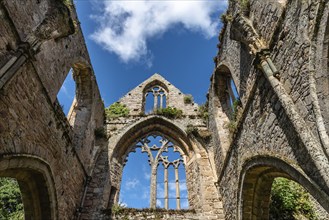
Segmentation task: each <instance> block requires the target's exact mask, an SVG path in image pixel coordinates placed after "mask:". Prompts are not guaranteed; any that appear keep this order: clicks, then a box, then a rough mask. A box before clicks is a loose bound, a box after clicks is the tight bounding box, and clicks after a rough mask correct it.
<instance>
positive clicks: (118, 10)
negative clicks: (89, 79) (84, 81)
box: [57, 0, 227, 207]
mask: <svg viewBox="0 0 329 220" xmlns="http://www.w3.org/2000/svg"><path fill="white" fill-rule="evenodd" d="M74 3H75V6H76V9H77V13H78V17H79V20H80V22H81V27H82V31H83V34H84V37H85V41H86V44H87V48H88V51H89V54H90V58H91V62H92V65H93V69H94V72H95V74H96V78H97V82H98V86H99V88H100V92H101V96H102V98H103V100H104V102H105V105H106V106H109V105H110V104H111V103H113V102H115V101H117V100H118V99H120V98H121V97H122V96H124V95H125V94H126V93H127V92H129V91H130V90H131V89H133V88H134V87H136V86H137V85H138V84H140V83H141V82H142V81H144V80H145V79H147V78H148V77H150V76H151V75H153V74H154V73H159V74H161V75H162V76H163V77H165V78H166V79H167V80H168V81H170V82H171V83H172V84H174V85H175V86H176V87H178V88H179V89H180V90H181V91H182V92H183V93H186V94H192V95H193V97H194V101H195V102H197V103H199V104H201V103H204V102H205V101H206V94H207V92H208V88H209V85H210V76H211V74H212V71H213V69H214V63H213V57H214V56H215V55H216V54H217V47H216V45H217V44H218V33H219V31H220V28H221V24H220V15H221V14H222V13H223V12H224V11H225V10H226V7H227V2H226V0H209V1H206V0H180V1H179V0H176V1H173V0H163V1H160V0H158V1H147V0H130V1H120V0H116V1H105V0H104V1H102V0H75V1H74ZM74 95H75V82H74V81H73V78H72V76H71V74H69V75H68V76H67V78H66V80H65V82H64V84H63V86H62V89H61V90H60V92H59V94H58V96H57V97H58V99H59V101H60V103H61V104H62V105H63V106H64V112H65V113H67V112H68V110H69V108H70V106H71V103H72V100H73V98H74ZM134 155H138V156H132V157H131V158H129V162H128V164H127V165H126V167H127V166H130V164H132V165H131V166H132V167H136V166H137V167H138V169H139V170H141V171H143V173H146V172H144V170H147V169H149V167H147V166H148V165H147V163H142V162H143V161H144V160H143V159H142V158H143V156H144V154H134ZM135 157H136V158H135ZM132 158H135V159H132ZM134 161H135V162H134ZM144 162H145V161H144ZM125 170H129V169H125ZM132 170H133V169H132ZM180 172H181V171H180ZM181 174H182V175H183V173H181ZM125 176H127V178H126V177H125ZM148 181H149V180H148V179H147V178H145V175H139V176H137V177H135V176H134V172H133V171H131V172H129V171H125V173H124V177H123V183H122V186H123V188H122V189H123V192H128V191H129V190H128V188H129V187H130V189H131V187H132V186H135V187H137V186H138V184H141V185H140V187H141V186H143V185H145V184H146V183H148ZM127 184H128V185H127ZM137 189H141V188H137ZM135 191H136V190H135ZM136 192H140V193H142V192H143V190H137V191H136ZM129 194H131V195H132V193H129ZM136 196H137V198H142V196H143V195H136ZM131 201H133V200H132V199H131ZM131 201H128V200H125V201H124V202H125V203H127V204H128V206H132V205H131V204H133V203H132V202H131ZM148 201H149V199H145V201H144V200H143V202H142V201H139V205H140V206H141V207H147V206H148ZM129 203H131V204H129Z"/></svg>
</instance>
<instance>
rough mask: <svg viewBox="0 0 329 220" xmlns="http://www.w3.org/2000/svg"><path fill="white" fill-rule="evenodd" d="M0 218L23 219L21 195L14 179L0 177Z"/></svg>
mask: <svg viewBox="0 0 329 220" xmlns="http://www.w3.org/2000/svg"><path fill="white" fill-rule="evenodd" d="M0 219H15V220H21V219H22V220H23V219H24V208H23V202H22V196H21V192H20V189H19V186H18V183H17V181H16V180H15V179H12V178H0Z"/></svg>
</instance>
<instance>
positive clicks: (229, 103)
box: [215, 65, 241, 119]
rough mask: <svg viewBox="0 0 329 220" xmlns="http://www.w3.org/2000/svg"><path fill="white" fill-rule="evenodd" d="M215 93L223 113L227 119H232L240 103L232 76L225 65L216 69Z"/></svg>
mask: <svg viewBox="0 0 329 220" xmlns="http://www.w3.org/2000/svg"><path fill="white" fill-rule="evenodd" d="M215 93H216V95H217V97H218V98H219V101H220V103H221V106H222V108H223V111H224V112H225V113H226V115H227V116H228V117H229V118H231V119H234V115H235V113H236V111H237V106H239V105H241V103H240V97H239V93H238V90H237V87H236V86H235V83H234V80H233V78H232V74H231V72H230V70H229V68H228V67H226V66H225V65H221V66H220V67H218V69H217V71H216V73H215Z"/></svg>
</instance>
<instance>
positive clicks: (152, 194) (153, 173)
mask: <svg viewBox="0 0 329 220" xmlns="http://www.w3.org/2000/svg"><path fill="white" fill-rule="evenodd" d="M157 163H158V162H157V161H155V162H153V163H152V164H151V185H150V208H151V209H155V208H156V197H157V168H158V164H157Z"/></svg>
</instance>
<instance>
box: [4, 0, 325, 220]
mask: <svg viewBox="0 0 329 220" xmlns="http://www.w3.org/2000/svg"><path fill="white" fill-rule="evenodd" d="M328 16H329V3H328V2H327V1H325V0H312V1H305V0H268V1H261V0H249V1H238V0H236V1H233V0H231V1H229V8H228V10H227V12H226V14H225V15H224V16H223V21H224V28H223V30H222V31H221V33H220V36H219V40H220V43H219V44H218V48H219V52H218V54H217V56H216V57H215V59H214V61H215V68H214V72H213V75H212V77H211V83H210V87H209V94H208V105H207V108H206V112H200V107H199V106H198V105H197V104H196V103H193V102H186V100H185V97H186V95H185V94H184V93H183V92H182V91H180V90H179V89H178V88H176V87H175V86H174V85H172V84H171V83H170V82H168V81H167V80H166V79H164V78H163V77H162V76H161V75H159V74H154V75H153V76H152V77H151V78H149V79H147V80H146V81H144V82H143V83H141V84H140V85H137V87H136V88H135V89H133V90H131V91H130V92H128V93H127V95H125V96H124V97H123V98H122V99H120V100H118V103H120V104H122V105H124V106H126V107H127V108H128V109H129V113H128V115H125V116H124V117H117V118H112V119H109V118H106V117H105V112H104V105H103V102H102V99H101V97H100V93H99V90H98V86H97V82H96V78H95V74H94V72H93V68H92V66H91V63H90V59H89V55H88V51H87V49H86V45H85V43H84V38H83V36H82V32H81V29H80V27H79V21H78V20H77V15H76V12H75V9H74V6H73V5H72V4H69V3H67V1H62V0H44V1H20V0H15V1H13V0H1V1H0V17H1V22H0V176H1V177H13V178H16V179H17V180H18V183H19V186H20V189H21V192H22V195H23V203H24V212H25V219H108V218H111V213H107V212H106V210H109V209H110V208H111V207H112V206H114V205H115V204H116V203H117V202H118V196H119V193H120V187H121V179H122V171H123V168H124V166H125V163H126V160H127V157H128V154H129V153H130V152H132V151H134V150H135V149H136V148H138V147H139V148H141V149H142V150H143V151H144V152H146V153H147V154H148V155H149V160H150V162H149V163H150V166H151V167H153V168H154V169H151V171H152V172H151V176H153V177H151V180H152V182H151V185H150V205H151V207H150V208H155V205H156V204H155V198H156V175H157V171H156V169H155V167H156V166H158V164H159V163H162V164H163V166H164V167H166V166H168V167H169V166H172V167H174V168H176V167H179V166H184V168H185V170H186V186H187V190H188V202H189V208H190V210H187V211H185V212H175V213H171V214H170V213H166V212H162V213H161V216H160V217H159V216H157V215H158V214H157V213H156V214H154V213H151V212H150V213H149V212H148V211H145V212H144V213H143V212H139V211H138V210H137V211H136V212H135V213H130V214H129V215H128V216H126V217H128V218H130V219H145V218H146V217H147V216H153V218H154V219H157V218H160V219H200V220H201V219H202V220H203V219H229V220H231V219H268V217H269V212H268V210H269V200H270V191H271V186H272V183H273V180H274V179H275V178H277V177H285V178H288V179H292V180H294V181H296V182H297V183H299V184H300V185H301V186H303V187H304V188H305V189H306V190H307V191H308V192H309V193H310V194H311V195H312V197H313V198H314V200H315V201H316V202H317V203H318V205H319V207H321V209H323V211H324V212H325V210H326V211H329V174H328V170H329V136H328V134H329V99H328V98H329V77H328V71H329V70H328V53H329V50H328V47H329V44H328V42H329V24H328V19H329V17H328ZM70 69H73V77H74V80H75V83H76V97H75V99H74V101H73V103H72V106H71V109H70V111H69V113H68V115H67V116H65V114H64V113H63V110H62V108H61V106H60V104H59V102H58V100H57V98H56V97H57V93H58V92H59V90H60V88H61V86H62V84H63V82H64V80H65V78H66V76H67V74H68V73H69V70H70ZM232 82H234V84H235V85H236V88H237V93H238V95H239V97H240V102H241V103H240V104H239V107H238V108H237V109H233V107H232V102H233V101H234V99H235V98H236V97H235V95H236V94H234V93H235V92H234V91H233V88H232V85H233V83H232ZM147 96H151V97H154V103H153V105H154V107H153V112H151V113H146V114H145V108H146V99H147ZM164 106H165V107H171V108H176V109H179V110H181V111H182V112H181V113H180V115H179V117H178V116H177V115H175V116H173V117H168V115H166V114H158V110H159V109H162V108H163V107H164ZM233 113H234V114H233ZM100 131H102V132H100ZM100 133H101V135H100ZM150 136H160V137H161V138H162V139H161V145H159V146H152V145H150V144H148V143H149V142H148V141H147V138H148V137H150ZM168 148H172V149H173V150H174V151H175V152H178V153H179V154H180V155H181V159H179V160H176V161H169V160H167V158H166V157H165V156H163V155H162V152H165V151H166V150H168ZM151 152H157V154H156V155H155V154H152V153H151ZM165 172H166V171H165ZM176 177H177V181H179V176H178V175H177V176H176ZM177 188H179V187H177ZM179 193H180V192H179V190H177V191H176V197H175V198H176V200H177V201H178V202H177V204H179V199H180V194H179ZM165 199H166V198H165ZM167 199H168V198H167ZM165 201H166V200H165ZM177 208H178V209H179V208H180V207H179V205H177ZM150 210H152V209H150ZM150 210H149V211H150ZM112 214H113V213H112ZM134 215H135V216H134ZM112 217H113V216H112ZM113 218H116V217H115V216H114V217H113Z"/></svg>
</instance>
